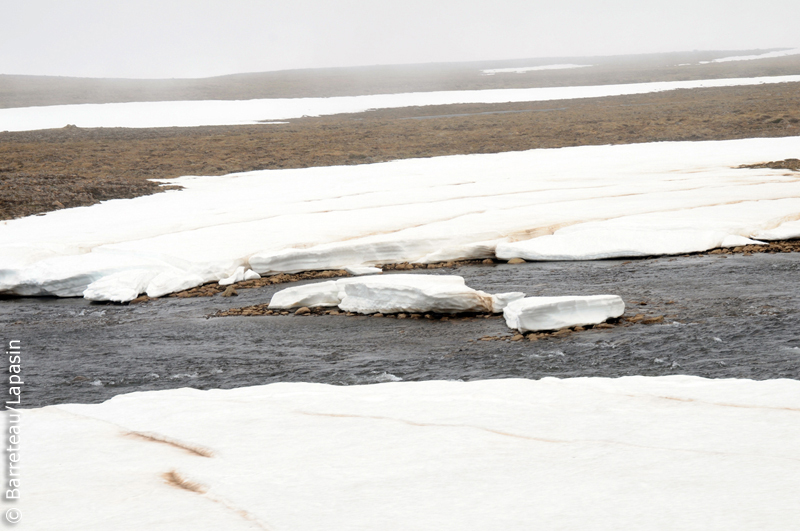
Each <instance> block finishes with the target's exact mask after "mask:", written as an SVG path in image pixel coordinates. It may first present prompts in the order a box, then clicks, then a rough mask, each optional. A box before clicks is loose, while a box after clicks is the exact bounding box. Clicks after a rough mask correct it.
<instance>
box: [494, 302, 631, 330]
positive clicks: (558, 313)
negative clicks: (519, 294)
mask: <svg viewBox="0 0 800 531" xmlns="http://www.w3.org/2000/svg"><path fill="white" fill-rule="evenodd" d="M623 313H625V303H624V302H623V301H622V298H621V297H619V296H617V295H590V296H586V297H576V296H566V297H526V298H524V299H519V300H515V301H512V302H510V303H509V304H508V305H507V306H506V307H505V309H504V310H503V317H504V318H505V320H506V324H507V325H508V327H509V328H515V329H517V330H519V331H520V332H535V331H538V330H558V329H560V328H566V327H568V326H586V325H594V324H598V323H602V322H604V321H605V320H606V319H609V318H616V317H619V316H621V315H622V314H623Z"/></svg>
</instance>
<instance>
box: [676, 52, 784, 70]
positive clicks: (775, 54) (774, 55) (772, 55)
mask: <svg viewBox="0 0 800 531" xmlns="http://www.w3.org/2000/svg"><path fill="white" fill-rule="evenodd" d="M797 54H800V48H794V49H791V50H781V51H778V52H768V53H762V54H758V55H735V56H732V57H721V58H719V59H714V60H712V61H700V62H699V63H698V64H701V65H707V64H710V63H729V62H731V61H754V60H757V59H774V58H777V57H786V56H788V55H797ZM679 66H680V65H679Z"/></svg>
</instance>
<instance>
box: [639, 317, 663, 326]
mask: <svg viewBox="0 0 800 531" xmlns="http://www.w3.org/2000/svg"><path fill="white" fill-rule="evenodd" d="M663 322H664V316H663V315H659V316H657V317H647V318H646V319H642V324H646V325H649V324H656V323H663Z"/></svg>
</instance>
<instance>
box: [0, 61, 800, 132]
mask: <svg viewBox="0 0 800 531" xmlns="http://www.w3.org/2000/svg"><path fill="white" fill-rule="evenodd" d="M790 82H800V75H793V76H772V77H754V78H732V79H707V80H692V81H659V82H653V83H630V84H622V85H597V86H584V87H542V88H523V89H488V90H462V91H440V92H411V93H405V94H375V95H368V96H337V97H331V98H274V99H259V100H236V101H229V100H201V101H156V102H132V103H103V104H81V105H50V106H44V107H18V108H11V109H0V131H31V130H37V129H54V128H60V127H64V126H65V125H67V124H73V125H76V126H78V127H133V128H136V127H197V126H212V125H240V124H258V123H263V122H265V121H272V120H288V119H292V118H301V117H303V116H325V115H332V114H341V113H356V112H364V111H368V110H371V109H396V108H400V107H414V106H426V105H451V104H458V103H511V102H526V101H550V100H566V99H576V98H600V97H605V96H622V95H633V94H648V93H652V92H663V91H667V90H678V89H692V88H702V87H705V88H712V87H732V86H746V85H762V84H767V83H790Z"/></svg>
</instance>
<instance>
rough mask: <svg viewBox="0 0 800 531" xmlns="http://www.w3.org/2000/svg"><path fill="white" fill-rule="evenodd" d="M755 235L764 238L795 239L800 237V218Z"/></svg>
mask: <svg viewBox="0 0 800 531" xmlns="http://www.w3.org/2000/svg"><path fill="white" fill-rule="evenodd" d="M755 237H756V238H761V239H764V240H793V239H797V238H800V220H798V221H787V222H785V223H781V224H780V225H778V226H777V227H775V228H774V229H768V230H762V231H759V232H756V233H755Z"/></svg>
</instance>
